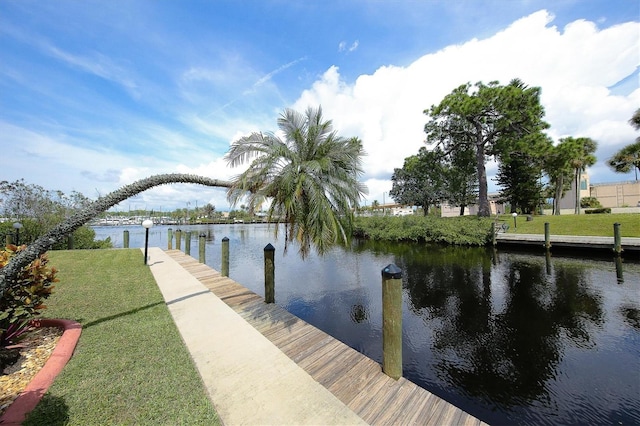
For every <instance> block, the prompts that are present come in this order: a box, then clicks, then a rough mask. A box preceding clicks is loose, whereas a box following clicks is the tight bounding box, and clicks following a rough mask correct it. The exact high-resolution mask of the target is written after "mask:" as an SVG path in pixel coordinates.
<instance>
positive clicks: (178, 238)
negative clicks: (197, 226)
mask: <svg viewBox="0 0 640 426" xmlns="http://www.w3.org/2000/svg"><path fill="white" fill-rule="evenodd" d="M181 248H182V231H181V230H180V229H176V250H180V249H181Z"/></svg>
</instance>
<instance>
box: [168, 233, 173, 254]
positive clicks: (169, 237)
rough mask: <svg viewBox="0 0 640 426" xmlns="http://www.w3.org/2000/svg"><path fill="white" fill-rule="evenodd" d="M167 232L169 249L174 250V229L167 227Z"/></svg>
mask: <svg viewBox="0 0 640 426" xmlns="http://www.w3.org/2000/svg"><path fill="white" fill-rule="evenodd" d="M167 234H168V242H167V250H172V249H173V229H171V228H169V229H167Z"/></svg>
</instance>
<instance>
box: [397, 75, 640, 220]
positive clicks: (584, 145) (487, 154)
mask: <svg viewBox="0 0 640 426" xmlns="http://www.w3.org/2000/svg"><path fill="white" fill-rule="evenodd" d="M540 93H541V89H540V88H539V87H528V86H527V85H526V84H525V83H523V82H522V81H521V80H519V79H514V80H512V81H511V82H510V83H509V84H507V85H501V84H500V83H499V82H497V81H492V82H490V83H488V84H484V83H482V82H479V83H476V84H475V85H472V84H470V83H467V84H463V85H461V86H459V87H457V88H456V89H454V90H453V91H452V92H451V93H450V94H449V95H447V96H445V98H444V99H443V100H442V101H441V102H440V104H438V105H433V106H431V107H430V108H428V109H426V110H424V114H425V115H427V117H428V121H427V123H426V124H425V126H424V131H425V133H426V141H425V142H426V145H427V146H426V147H421V148H420V150H419V151H418V153H417V154H415V155H412V156H409V157H407V158H405V160H404V164H403V166H402V168H396V169H395V170H394V173H393V175H392V177H391V180H392V189H391V191H390V192H389V194H390V196H391V197H392V198H393V199H394V201H395V202H397V203H400V204H406V205H415V206H421V207H422V208H423V212H424V214H425V215H426V214H427V213H428V212H429V209H430V207H431V206H435V205H438V204H441V203H443V202H446V203H449V204H450V205H454V206H459V207H460V215H463V214H464V210H465V208H466V207H468V206H470V205H472V204H477V205H478V215H479V216H485V217H486V216H489V215H490V214H491V211H490V206H489V197H488V184H487V172H486V165H487V163H488V162H489V161H490V160H492V159H493V160H495V161H496V162H497V164H498V173H497V175H496V178H497V182H498V185H499V186H500V188H501V189H500V192H499V199H498V201H499V202H506V203H509V204H510V205H511V209H512V211H519V212H520V213H533V212H536V211H537V210H538V208H539V207H540V206H541V205H542V204H543V202H544V200H545V199H546V198H553V200H554V202H553V213H554V214H560V207H559V202H560V200H561V199H562V197H563V196H564V195H565V193H566V191H568V190H569V189H570V188H571V186H572V184H574V185H575V188H580V177H581V175H582V173H583V172H584V171H586V169H587V168H588V167H590V166H592V165H593V164H595V162H596V157H595V155H594V154H595V151H596V149H597V143H596V141H594V140H593V139H591V138H589V137H565V138H562V139H560V140H559V141H558V142H557V143H555V144H554V142H553V140H552V139H551V138H550V137H549V136H547V135H546V134H545V130H546V129H548V128H549V127H550V126H549V124H548V123H546V122H545V121H544V120H543V118H544V108H543V106H542V105H541V103H540ZM630 123H631V124H632V125H633V126H634V127H635V128H636V130H640V109H638V110H637V111H636V112H635V114H634V115H633V117H632V119H631V120H630ZM608 164H609V166H610V167H612V168H613V170H615V171H616V172H621V173H627V172H629V171H630V170H631V169H632V168H633V169H635V170H636V179H637V171H638V170H640V138H638V139H637V140H636V142H635V143H634V144H631V145H629V146H627V147H625V148H623V149H622V150H620V151H619V152H618V153H617V154H616V155H615V156H614V157H612V158H611V159H610V160H609V161H608ZM544 178H546V179H544ZM545 181H546V184H545V183H544V182H545ZM575 213H576V214H578V213H580V192H579V190H578V191H576V199H575Z"/></svg>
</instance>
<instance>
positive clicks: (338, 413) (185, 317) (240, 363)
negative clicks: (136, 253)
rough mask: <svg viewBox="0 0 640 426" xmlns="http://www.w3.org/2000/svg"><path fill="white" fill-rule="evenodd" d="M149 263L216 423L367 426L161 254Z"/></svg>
mask: <svg viewBox="0 0 640 426" xmlns="http://www.w3.org/2000/svg"><path fill="white" fill-rule="evenodd" d="M148 264H149V266H150V269H151V272H152V273H153V276H154V277H155V280H156V282H157V283H158V287H159V288H160V291H161V292H162V295H163V297H164V299H165V301H166V303H167V306H168V308H169V311H170V312H171V315H172V316H173V319H174V322H175V323H176V326H177V327H178V329H179V331H180V334H181V335H182V339H183V340H184V342H185V344H186V346H187V348H188V349H189V352H190V353H191V357H192V358H193V361H194V363H195V365H196V367H197V368H198V371H199V372H200V376H201V377H202V380H203V382H204V385H205V387H206V389H207V391H208V392H209V396H210V398H211V400H212V401H213V404H214V406H215V408H216V410H217V412H218V415H219V416H220V419H221V420H222V422H223V423H225V424H227V425H236V424H243V425H253V424H256V425H257V424H260V425H266V424H277V425H287V424H291V425H293V424H295V425H303V424H315V425H317V424H323V425H338V424H345V425H355V424H366V423H365V422H364V421H363V420H362V419H361V418H360V417H358V416H357V415H356V414H355V413H354V412H353V411H351V410H350V409H349V408H348V407H347V406H346V405H344V404H343V403H342V402H341V401H340V400H338V399H337V398H336V397H335V396H334V395H333V394H332V393H331V392H329V391H328V390H327V389H325V388H324V387H323V386H322V385H320V384H319V383H317V382H316V381H315V380H314V379H313V378H312V377H311V376H310V375H309V374H307V373H306V372H305V371H304V370H302V368H300V367H299V366H298V365H297V364H296V363H295V362H293V361H292V360H291V359H289V358H288V357H287V356H286V355H284V354H283V353H282V352H281V351H280V350H279V349H278V348H277V347H276V346H275V345H274V344H273V343H271V342H270V341H269V340H268V339H267V338H266V337H264V336H263V335H262V334H260V333H259V332H258V331H257V330H255V329H254V328H253V327H252V326H251V325H249V324H248V323H247V322H246V321H245V320H244V319H242V318H241V317H240V316H239V315H238V314H236V313H235V312H234V311H233V310H232V309H231V308H230V307H228V306H227V305H226V304H225V303H224V302H223V301H221V300H220V299H219V298H218V297H217V296H215V295H214V294H213V293H212V292H210V291H209V290H208V289H207V288H206V287H205V286H204V285H202V283H200V282H199V281H198V280H197V279H196V278H195V277H194V276H193V275H191V274H189V273H188V272H187V271H186V270H184V268H182V267H181V266H180V265H179V264H178V263H177V262H176V261H175V260H173V259H171V258H170V257H169V256H168V255H167V254H166V253H165V252H164V251H163V250H161V249H160V248H157V247H154V248H150V249H149V261H148Z"/></svg>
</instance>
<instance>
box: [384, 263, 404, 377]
mask: <svg viewBox="0 0 640 426" xmlns="http://www.w3.org/2000/svg"><path fill="white" fill-rule="evenodd" d="M382 371H383V372H384V373H385V374H386V375H387V376H389V377H391V378H392V379H395V380H398V379H399V378H400V377H402V269H400V268H398V267H397V266H396V265H394V264H393V263H392V264H390V265H388V266H386V267H385V268H384V269H383V270H382Z"/></svg>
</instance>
